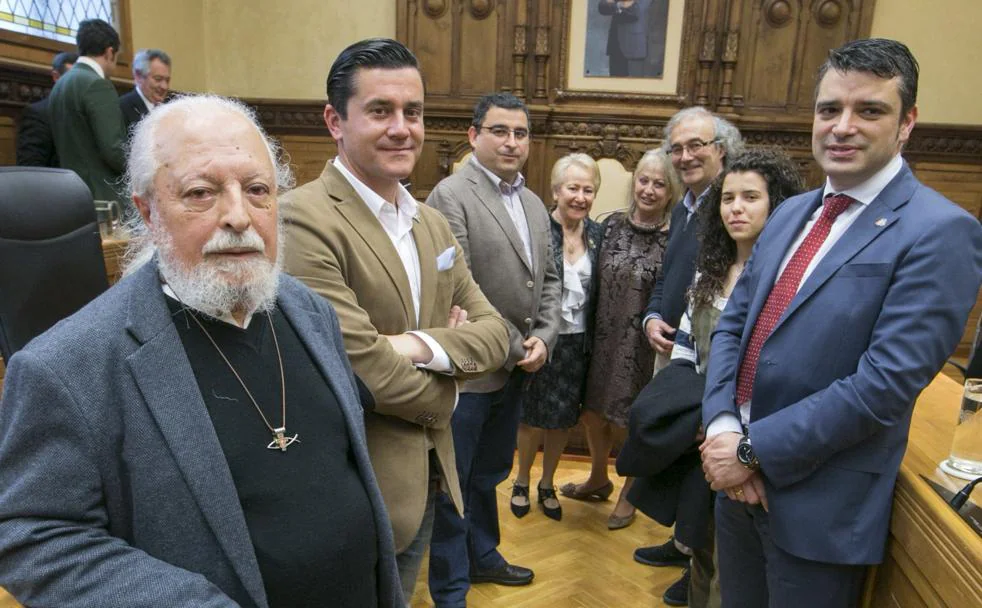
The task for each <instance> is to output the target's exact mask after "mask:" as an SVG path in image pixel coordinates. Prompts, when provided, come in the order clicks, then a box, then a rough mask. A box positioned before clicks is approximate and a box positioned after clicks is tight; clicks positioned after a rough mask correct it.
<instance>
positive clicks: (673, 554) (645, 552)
mask: <svg viewBox="0 0 982 608" xmlns="http://www.w3.org/2000/svg"><path fill="white" fill-rule="evenodd" d="M634 561H636V562H638V563H641V564H645V565H647V566H680V567H682V568H688V567H689V556H688V555H686V554H685V553H682V552H681V551H679V550H678V549H677V548H676V547H675V541H674V540H673V539H671V538H670V539H668V542H667V543H665V544H664V545H656V546H654V547H641V548H639V549H635V550H634Z"/></svg>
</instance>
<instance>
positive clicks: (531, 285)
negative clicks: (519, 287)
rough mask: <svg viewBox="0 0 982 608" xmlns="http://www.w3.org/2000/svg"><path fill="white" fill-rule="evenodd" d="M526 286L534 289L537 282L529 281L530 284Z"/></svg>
mask: <svg viewBox="0 0 982 608" xmlns="http://www.w3.org/2000/svg"><path fill="white" fill-rule="evenodd" d="M525 286H526V287H528V288H529V289H532V288H533V287H535V281H529V282H528V283H526V284H525Z"/></svg>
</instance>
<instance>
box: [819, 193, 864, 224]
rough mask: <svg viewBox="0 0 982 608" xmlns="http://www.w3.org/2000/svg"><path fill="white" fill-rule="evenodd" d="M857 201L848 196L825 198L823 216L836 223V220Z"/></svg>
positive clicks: (838, 195)
mask: <svg viewBox="0 0 982 608" xmlns="http://www.w3.org/2000/svg"><path fill="white" fill-rule="evenodd" d="M855 200H856V199H854V198H853V197H851V196H849V195H848V194H830V195H829V196H827V197H825V205H824V207H823V208H822V215H823V216H824V217H826V218H828V219H829V220H832V221H834V220H835V218H837V217H839V215H840V214H841V213H842V212H843V211H845V210H846V209H848V208H849V205H851V204H852V203H853V202H854V201H855Z"/></svg>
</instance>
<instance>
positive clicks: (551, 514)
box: [535, 486, 563, 521]
mask: <svg viewBox="0 0 982 608" xmlns="http://www.w3.org/2000/svg"><path fill="white" fill-rule="evenodd" d="M535 489H536V490H538V491H539V506H540V507H542V512H543V513H545V514H546V517H548V518H549V519H555V520H556V521H562V520H563V506H562V505H560V504H558V503H559V499H558V498H556V488H543V487H542V486H536V488H535ZM550 498H551V499H553V500H555V501H556V503H557V505H556V508H555V509H550V508H549V507H547V506H546V501H547V500H549V499H550Z"/></svg>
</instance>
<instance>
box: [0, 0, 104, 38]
mask: <svg viewBox="0 0 982 608" xmlns="http://www.w3.org/2000/svg"><path fill="white" fill-rule="evenodd" d="M117 14H118V10H117V8H116V2H115V0H0V29H5V30H10V31H13V32H20V33H22V34H29V35H31V36H38V37H40V38H48V39H50V40H58V41H60V42H67V43H68V44H75V34H76V33H78V24H79V23H80V22H81V21H84V20H85V19H102V20H103V21H107V22H109V23H112V24H115V23H116V19H115V17H116V16H117ZM116 29H117V30H118V29H119V28H118V27H117V28H116Z"/></svg>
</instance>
